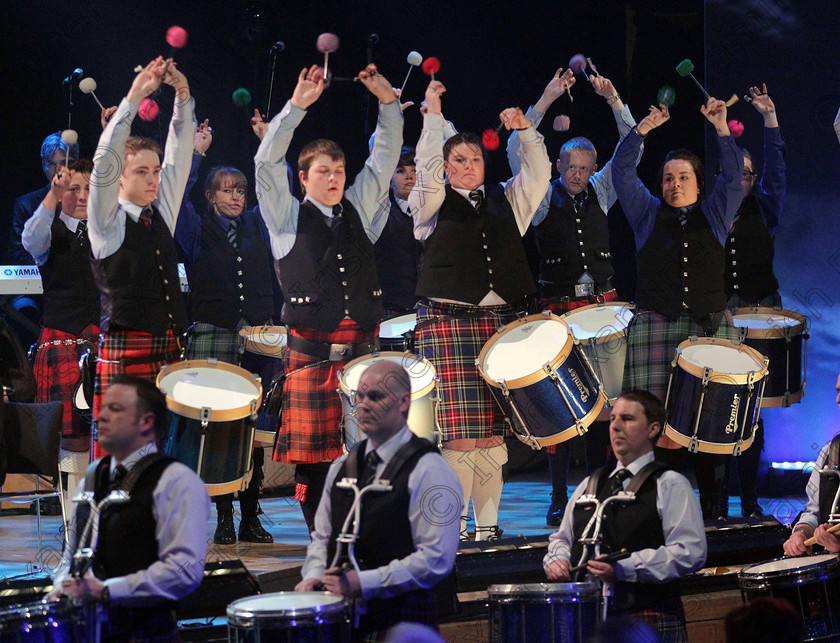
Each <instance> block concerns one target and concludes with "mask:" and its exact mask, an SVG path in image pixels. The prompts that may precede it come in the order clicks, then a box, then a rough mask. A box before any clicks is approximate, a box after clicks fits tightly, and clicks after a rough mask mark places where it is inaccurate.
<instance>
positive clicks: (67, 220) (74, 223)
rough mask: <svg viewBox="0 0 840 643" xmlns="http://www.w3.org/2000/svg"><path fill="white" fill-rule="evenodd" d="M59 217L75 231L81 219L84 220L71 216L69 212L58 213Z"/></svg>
mask: <svg viewBox="0 0 840 643" xmlns="http://www.w3.org/2000/svg"><path fill="white" fill-rule="evenodd" d="M58 218H59V219H61V220H62V221H64V225H65V226H67V229H68V230H69V231H70V232H74V233H75V232H76V228H78V227H79V221H81V220H82V219H76V218H74V217H71V216H70V215H69V214H64V213H63V212H61V213H60V214H59V215H58Z"/></svg>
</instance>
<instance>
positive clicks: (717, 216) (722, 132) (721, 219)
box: [700, 97, 744, 245]
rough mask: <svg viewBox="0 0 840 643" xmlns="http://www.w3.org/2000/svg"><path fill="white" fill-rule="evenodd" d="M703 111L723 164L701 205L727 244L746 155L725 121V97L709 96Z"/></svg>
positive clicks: (716, 234) (736, 207) (737, 201)
mask: <svg viewBox="0 0 840 643" xmlns="http://www.w3.org/2000/svg"><path fill="white" fill-rule="evenodd" d="M700 112H701V113H702V114H703V116H705V117H706V120H708V121H709V122H710V123H711V124H712V126H713V127H714V128H715V132H717V141H718V147H719V149H720V167H721V172H720V176H719V177H718V178H717V181H715V187H714V190H713V191H712V194H711V195H710V196H709V197H708V198H706V200H705V201H703V205H702V208H703V212H704V213H705V215H706V220H707V221H708V222H709V225H710V226H711V228H712V232H714V234H715V236H716V237H717V239H718V241H720V243H721V245H723V244H725V243H726V237H727V236H728V234H729V229H730V227H731V226H732V221H733V220H734V219H735V215H736V214H737V213H738V207H739V206H740V205H741V200H742V199H743V198H744V187H743V185H742V184H741V173H742V172H743V170H744V154H743V152H741V150H740V148H739V147H738V146H737V145H736V144H735V139H734V138H733V137H732V135H731V133H730V132H729V126H728V125H727V124H726V104H725V103H724V102H723V101H722V100H718V99H717V98H714V97H712V98H709V100H708V101H707V103H706V104H705V105H703V106H702V107H701V108H700Z"/></svg>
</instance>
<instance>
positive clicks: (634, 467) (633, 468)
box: [610, 451, 656, 476]
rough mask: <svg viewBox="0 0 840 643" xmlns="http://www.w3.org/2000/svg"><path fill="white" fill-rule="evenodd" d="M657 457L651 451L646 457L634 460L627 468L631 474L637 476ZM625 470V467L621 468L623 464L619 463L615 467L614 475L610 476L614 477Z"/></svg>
mask: <svg viewBox="0 0 840 643" xmlns="http://www.w3.org/2000/svg"><path fill="white" fill-rule="evenodd" d="M655 455H656V454H654V452H653V451H649V452H648V453H645V454H644V455H642V456H639V457H638V458H636V459H635V460H633V462H631V463H630V464H628V465H627V467H626V468H627V470H628V471H630V473H632V474H633V475H634V476H635V475H636V474H637V473H639V471H641V470H642V467H644V466H645V465H646V464H649V463H651V462H653V460H654V458H655ZM624 468H625V467H622V466H621V463H618V465H617V466H616V467H615V469H613V470H612V473H611V474H610V475H611V476H612V475H614V474H615V472H616V471H618V470H619V469H624Z"/></svg>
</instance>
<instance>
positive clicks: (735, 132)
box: [727, 119, 744, 138]
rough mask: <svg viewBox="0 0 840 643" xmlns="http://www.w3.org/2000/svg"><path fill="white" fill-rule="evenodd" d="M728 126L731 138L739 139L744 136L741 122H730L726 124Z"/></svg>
mask: <svg viewBox="0 0 840 643" xmlns="http://www.w3.org/2000/svg"><path fill="white" fill-rule="evenodd" d="M727 125H728V126H729V131H730V132H732V136H734V137H735V138H740V137H741V136H743V134H744V124H743V123H742V122H741V121H736V120H734V119H733V120H731V121H729V122H728V123H727Z"/></svg>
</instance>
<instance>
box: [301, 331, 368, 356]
mask: <svg viewBox="0 0 840 643" xmlns="http://www.w3.org/2000/svg"><path fill="white" fill-rule="evenodd" d="M288 343H289V349H291V350H293V351H297V352H298V353H304V354H306V355H309V356H310V357H317V358H318V359H323V360H326V361H329V362H345V361H347V360H351V359H355V358H356V357H361V356H362V355H369V354H370V353H373V352H374V351H376V350H377V348H378V347H377V345H376V343H375V342H373V341H370V339H368V341H364V342H360V343H358V344H330V343H328V342H314V341H312V340H309V339H305V338H304V337H299V336H298V335H289V339H288Z"/></svg>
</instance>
